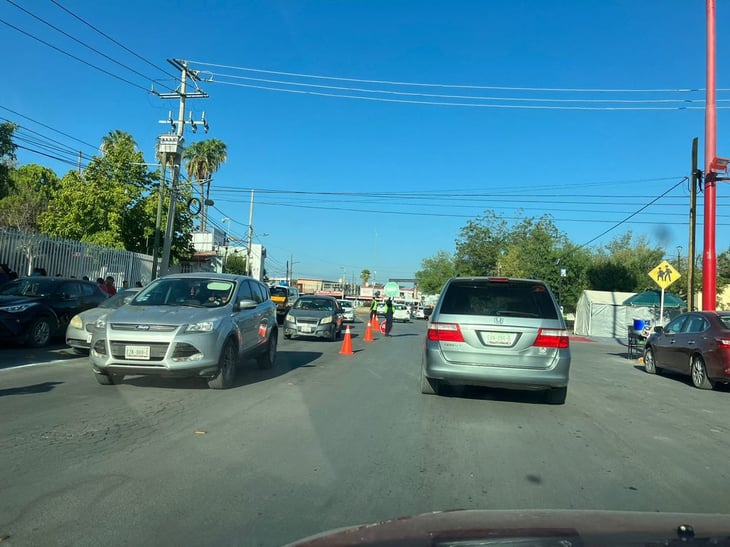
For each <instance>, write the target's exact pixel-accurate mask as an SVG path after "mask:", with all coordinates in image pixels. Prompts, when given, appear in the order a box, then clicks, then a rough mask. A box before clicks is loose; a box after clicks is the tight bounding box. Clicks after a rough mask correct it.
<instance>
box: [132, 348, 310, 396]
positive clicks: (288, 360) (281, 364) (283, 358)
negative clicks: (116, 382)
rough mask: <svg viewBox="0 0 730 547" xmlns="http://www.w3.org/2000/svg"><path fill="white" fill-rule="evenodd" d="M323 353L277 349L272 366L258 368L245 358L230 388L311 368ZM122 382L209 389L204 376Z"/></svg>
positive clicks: (157, 377) (145, 378) (134, 384)
mask: <svg viewBox="0 0 730 547" xmlns="http://www.w3.org/2000/svg"><path fill="white" fill-rule="evenodd" d="M322 355H323V354H322V352H320V351H278V352H277V355H276V364H275V365H274V368H272V369H269V370H266V369H259V368H258V367H257V366H256V361H255V360H253V359H247V360H245V361H242V362H241V363H240V364H239V365H238V370H237V371H236V379H235V381H234V382H233V386H232V387H231V389H235V388H237V387H243V386H247V385H250V384H255V383H257V382H263V381H265V380H271V379H272V378H277V377H278V376H283V375H284V374H287V373H288V372H291V371H292V370H295V369H297V368H303V367H307V368H311V367H315V366H316V365H315V364H313V363H314V361H316V360H317V359H318V358H319V357H321V356H322ZM122 384H129V385H133V386H136V387H148V388H154V387H156V388H164V389H209V388H208V384H207V382H206V380H205V379H204V378H165V377H162V376H131V375H130V376H128V377H125V378H124V380H122Z"/></svg>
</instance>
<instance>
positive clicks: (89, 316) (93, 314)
mask: <svg viewBox="0 0 730 547" xmlns="http://www.w3.org/2000/svg"><path fill="white" fill-rule="evenodd" d="M116 310H117V308H91V309H90V310H86V311H82V312H81V313H79V314H78V316H79V317H80V318H81V320H82V321H83V322H84V323H94V322H95V321H96V320H97V319H99V317H101V316H102V315H105V314H108V313H111V312H113V311H116Z"/></svg>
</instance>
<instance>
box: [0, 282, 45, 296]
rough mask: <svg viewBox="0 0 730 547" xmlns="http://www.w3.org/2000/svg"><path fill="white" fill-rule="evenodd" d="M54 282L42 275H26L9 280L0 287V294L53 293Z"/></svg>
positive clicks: (30, 294)
mask: <svg viewBox="0 0 730 547" xmlns="http://www.w3.org/2000/svg"><path fill="white" fill-rule="evenodd" d="M54 287H55V283H54V282H53V280H51V279H44V278H42V277H26V278H23V279H18V280H17V281H11V282H10V283H8V284H6V285H3V286H2V288H0V294H4V295H12V296H48V295H49V294H53V289H54Z"/></svg>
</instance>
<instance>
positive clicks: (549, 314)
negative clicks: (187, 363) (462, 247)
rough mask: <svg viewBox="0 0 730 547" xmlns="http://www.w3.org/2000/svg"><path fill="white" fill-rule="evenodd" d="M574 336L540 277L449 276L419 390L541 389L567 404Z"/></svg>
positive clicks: (435, 317) (551, 399) (551, 398)
mask: <svg viewBox="0 0 730 547" xmlns="http://www.w3.org/2000/svg"><path fill="white" fill-rule="evenodd" d="M569 371H570V340H569V336H568V331H567V329H566V326H565V321H564V319H563V317H562V315H561V314H560V309H559V307H558V305H557V302H556V301H555V297H554V296H553V294H552V292H551V291H550V289H549V288H548V286H547V285H546V284H545V283H544V282H542V281H537V280H534V279H514V278H506V277H455V278H452V279H450V280H449V281H448V282H447V283H446V285H445V286H444V289H443V290H442V291H441V296H440V298H439V300H438V303H437V304H436V307H435V308H434V310H433V313H432V314H431V317H430V321H429V324H428V331H427V335H426V343H425V351H424V352H423V358H422V370H421V391H422V392H423V393H427V394H435V393H439V391H440V390H441V388H442V387H443V386H444V385H449V384H450V385H457V384H460V385H476V386H487V387H498V388H508V389H520V390H544V391H545V397H546V400H547V402H549V403H552V404H563V403H564V402H565V398H566V395H567V392H568V376H569Z"/></svg>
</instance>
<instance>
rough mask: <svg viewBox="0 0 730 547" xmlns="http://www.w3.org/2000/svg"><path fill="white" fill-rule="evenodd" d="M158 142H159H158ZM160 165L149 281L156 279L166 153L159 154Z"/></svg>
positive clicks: (165, 175) (163, 198) (165, 173)
mask: <svg viewBox="0 0 730 547" xmlns="http://www.w3.org/2000/svg"><path fill="white" fill-rule="evenodd" d="M158 142H159V141H158ZM160 147H161V143H160V144H158V151H159V148H160ZM161 154H162V164H161V169H160V171H161V173H160V186H159V188H158V190H159V195H158V196H157V217H156V219H155V244H154V247H153V251H152V277H151V279H150V280H152V279H155V278H156V277H157V263H158V260H159V255H160V235H161V234H160V228H162V206H163V203H164V200H165V185H166V183H165V179H166V178H167V152H161Z"/></svg>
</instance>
